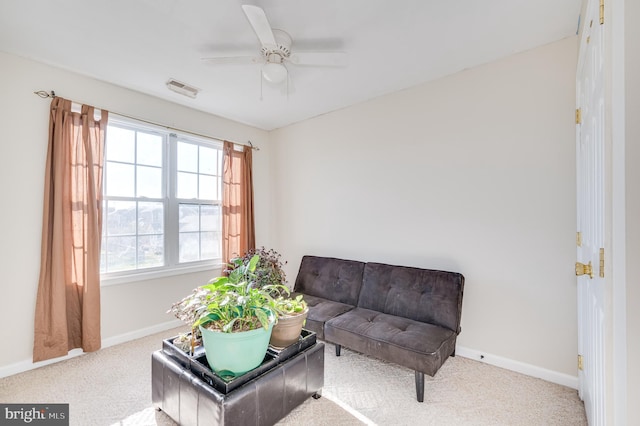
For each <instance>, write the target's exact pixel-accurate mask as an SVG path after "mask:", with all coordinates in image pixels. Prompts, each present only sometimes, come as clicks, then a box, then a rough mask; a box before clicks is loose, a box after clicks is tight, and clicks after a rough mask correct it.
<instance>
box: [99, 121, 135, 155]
mask: <svg viewBox="0 0 640 426" xmlns="http://www.w3.org/2000/svg"><path fill="white" fill-rule="evenodd" d="M106 141H107V142H106V146H107V149H106V151H107V152H106V154H107V160H109V161H123V162H126V163H133V162H134V161H135V146H136V144H135V141H136V139H135V132H134V131H133V130H128V129H123V128H120V127H114V126H107V138H106Z"/></svg>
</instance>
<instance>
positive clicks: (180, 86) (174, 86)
mask: <svg viewBox="0 0 640 426" xmlns="http://www.w3.org/2000/svg"><path fill="white" fill-rule="evenodd" d="M167 87H168V88H169V90H173V91H174V92H176V93H180V94H181V95H185V96H188V97H190V98H195V97H196V95H198V92H199V91H200V89H197V88H195V87H193V86H189V85H188V84H187V83H183V82H181V81H178V80H175V79H173V78H170V79H169V81H167Z"/></svg>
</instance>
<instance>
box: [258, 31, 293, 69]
mask: <svg viewBox="0 0 640 426" xmlns="http://www.w3.org/2000/svg"><path fill="white" fill-rule="evenodd" d="M272 31H273V37H274V38H275V39H276V48H275V49H270V48H269V47H267V46H262V48H261V49H260V51H261V52H262V55H263V56H264V57H265V58H267V61H269V62H274V61H272V60H270V59H269V58H270V57H271V55H272V54H274V53H275V54H276V55H279V56H280V58H288V57H289V56H290V55H291V36H290V35H289V34H288V33H287V32H286V31H282V30H277V29H273V30H272ZM280 62H282V60H280ZM280 62H276V63H280Z"/></svg>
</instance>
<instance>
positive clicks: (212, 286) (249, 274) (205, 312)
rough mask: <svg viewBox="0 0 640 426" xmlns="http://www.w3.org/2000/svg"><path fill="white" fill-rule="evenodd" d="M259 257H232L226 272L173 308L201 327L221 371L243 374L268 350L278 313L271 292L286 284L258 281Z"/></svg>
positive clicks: (210, 355) (212, 361) (208, 350)
mask: <svg viewBox="0 0 640 426" xmlns="http://www.w3.org/2000/svg"><path fill="white" fill-rule="evenodd" d="M259 260H260V257H259V256H258V255H253V256H252V257H251V259H249V261H248V262H246V263H244V262H241V261H239V260H234V261H233V262H232V263H233V269H232V270H230V271H229V273H228V276H221V277H217V278H214V279H213V280H211V281H210V282H209V283H208V284H206V285H203V286H201V287H198V288H196V289H195V290H194V291H193V293H191V294H190V295H189V296H187V297H185V298H184V299H182V300H181V301H179V302H177V303H175V304H174V305H173V306H172V308H171V309H170V312H173V313H174V314H176V317H178V318H180V319H183V320H185V321H187V322H188V323H189V324H190V325H191V327H192V329H197V330H199V332H200V333H201V335H202V341H203V345H204V348H205V354H206V357H207V362H208V363H209V366H210V367H211V369H212V370H213V371H215V372H216V373H218V374H219V375H234V376H238V375H241V374H244V373H246V372H247V371H249V370H252V369H253V368H255V367H257V366H259V365H260V363H261V362H262V360H263V359H264V356H265V354H266V352H267V348H268V345H269V338H270V337H271V332H272V330H273V325H274V323H275V322H277V319H278V318H277V313H276V307H275V299H274V298H273V297H272V294H275V293H278V292H279V291H282V290H283V288H284V289H285V290H286V288H285V287H284V286H283V285H280V284H269V285H265V286H262V287H260V286H258V285H256V274H255V271H256V266H257V264H258V262H259ZM193 334H195V333H193V332H192V335H193Z"/></svg>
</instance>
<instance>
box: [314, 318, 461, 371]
mask: <svg viewBox="0 0 640 426" xmlns="http://www.w3.org/2000/svg"><path fill="white" fill-rule="evenodd" d="M324 335H325V340H326V341H328V342H331V343H335V344H339V345H342V346H344V347H346V348H349V349H353V350H355V351H356V352H360V353H363V354H366V355H370V356H373V357H376V358H379V359H383V360H385V361H389V362H393V363H396V364H399V365H402V366H405V367H407V368H410V369H412V370H415V371H420V372H423V373H425V374H428V375H429V376H433V375H434V374H435V373H436V372H437V371H438V369H439V368H440V367H441V366H442V364H443V363H444V362H445V361H446V360H447V358H448V357H449V355H451V354H452V353H453V352H454V349H455V342H456V336H457V335H456V333H455V332H453V331H452V330H449V329H447V328H445V327H440V326H437V325H432V324H428V323H423V322H419V321H415V320H411V319H408V318H403V317H398V316H395V315H389V314H383V313H380V312H377V311H372V310H369V309H364V308H354V309H352V310H350V311H348V312H346V313H344V314H343V315H340V316H338V317H335V318H333V319H330V320H328V321H327V322H326V324H325V330H324Z"/></svg>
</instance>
